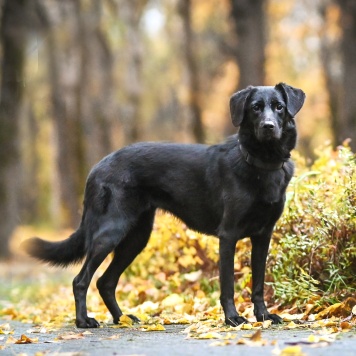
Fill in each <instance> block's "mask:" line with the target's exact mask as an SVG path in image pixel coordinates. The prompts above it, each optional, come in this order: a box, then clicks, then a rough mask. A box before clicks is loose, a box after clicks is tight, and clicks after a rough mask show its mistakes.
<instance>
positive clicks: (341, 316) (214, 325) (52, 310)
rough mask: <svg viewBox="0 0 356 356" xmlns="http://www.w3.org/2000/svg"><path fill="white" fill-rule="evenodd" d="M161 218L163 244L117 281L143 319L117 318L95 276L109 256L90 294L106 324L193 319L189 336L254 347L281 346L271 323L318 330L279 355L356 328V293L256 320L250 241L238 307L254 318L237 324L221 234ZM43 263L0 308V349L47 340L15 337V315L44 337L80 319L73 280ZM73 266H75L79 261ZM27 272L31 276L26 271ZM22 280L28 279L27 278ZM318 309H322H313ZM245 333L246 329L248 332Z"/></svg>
mask: <svg viewBox="0 0 356 356" xmlns="http://www.w3.org/2000/svg"><path fill="white" fill-rule="evenodd" d="M159 219H160V223H159V224H157V225H156V226H155V230H154V234H156V236H153V239H154V240H155V244H156V245H155V246H151V247H150V246H148V251H147V252H145V253H144V254H143V256H142V258H141V261H140V263H138V264H134V265H132V266H131V267H130V269H129V270H128V271H127V273H126V274H125V275H123V276H122V278H121V281H120V283H119V286H118V288H117V295H118V300H119V301H120V306H121V307H122V309H123V310H125V312H126V313H127V314H134V315H136V316H137V317H139V318H140V320H141V323H140V324H133V322H132V319H131V318H130V317H129V316H128V315H123V316H122V317H121V318H120V322H119V324H118V325H113V324H112V319H111V315H110V314H109V313H108V311H107V309H106V307H105V305H104V304H103V302H102V301H101V299H100V298H99V296H98V292H97V290H96V288H95V287H94V286H95V279H96V278H98V275H99V274H100V273H102V271H103V270H104V269H105V267H106V266H107V265H108V263H109V259H108V260H107V261H105V262H104V265H103V268H102V269H101V270H99V273H98V275H96V276H95V277H94V283H92V285H91V287H90V290H89V293H88V305H89V306H90V308H91V309H90V310H89V316H90V317H94V318H96V319H97V320H98V321H99V322H100V323H101V325H102V326H106V327H109V328H113V329H116V328H131V329H134V330H137V331H139V332H162V331H165V325H172V324H183V325H184V324H185V325H187V327H186V328H185V330H184V331H183V333H184V334H186V338H187V339H188V340H189V339H195V340H209V339H211V340H215V341H214V342H213V343H212V344H211V345H212V346H228V345H245V346H251V347H261V346H266V345H277V346H278V340H266V339H264V337H263V330H265V329H270V328H279V329H286V330H295V329H302V330H303V329H304V330H310V332H311V335H310V336H309V337H308V338H306V339H303V340H300V341H299V342H298V341H296V344H295V345H289V346H288V347H287V348H285V349H283V350H279V349H278V348H277V347H276V348H275V350H274V351H275V354H279V355H291V354H292V353H291V352H292V351H293V350H294V351H293V352H294V353H295V355H298V356H299V355H302V351H300V352H299V351H298V350H299V348H298V346H300V345H309V346H315V347H322V346H327V345H330V344H331V343H332V342H334V341H335V339H336V337H337V336H338V335H339V334H341V333H345V332H349V331H351V330H355V325H356V299H355V298H347V299H346V300H345V301H344V302H341V303H335V304H333V305H325V306H324V308H322V307H320V306H319V307H318V309H316V308H314V305H315V303H316V302H317V300H315V301H310V302H308V303H307V304H306V306H305V308H304V312H303V313H299V314H297V312H298V311H299V310H300V309H299V308H296V307H295V306H292V307H291V308H290V309H286V308H284V309H283V308H282V307H281V306H279V305H273V304H271V302H270V305H271V307H270V308H269V311H270V312H273V313H277V314H279V315H280V316H281V317H282V318H283V320H284V324H283V325H282V326H278V327H275V326H272V325H271V321H269V320H266V321H264V322H254V321H253V320H254V316H253V305H252V304H251V303H250V301H249V299H250V294H249V293H250V290H251V278H250V268H249V267H246V266H244V265H243V261H244V260H245V257H244V256H245V254H246V252H247V250H246V244H245V243H244V244H242V245H241V246H238V248H239V254H240V255H239V256H238V258H237V259H236V261H235V273H236V276H237V277H236V278H237V279H238V283H237V285H239V286H240V287H241V290H239V291H238V293H236V298H235V303H236V305H237V308H238V312H239V313H240V314H241V315H242V316H244V317H245V318H247V319H248V320H249V322H248V323H244V324H241V325H239V326H237V327H231V326H227V325H225V324H224V322H223V320H224V316H223V313H222V309H221V306H220V302H219V288H218V278H217V273H218V272H217V245H216V241H215V240H214V239H211V238H209V239H208V238H206V237H204V236H201V235H199V234H197V233H195V232H191V231H189V230H188V229H186V228H184V226H182V224H181V223H179V224H178V223H172V217H167V216H165V215H162V216H160V217H159ZM162 221H163V222H162ZM163 227H165V228H163ZM167 227H168V228H167ZM25 235H29V234H28V233H26V234H25ZM172 235H173V236H174V238H173V241H172ZM168 241H170V242H169V243H168ZM198 241H199V243H198ZM214 241H215V242H214ZM182 254H187V255H189V256H190V257H189V258H185V259H182V258H180V257H181V256H182ZM153 255H154V256H153ZM207 255H208V257H209V259H207V257H206V256H207ZM152 261H154V262H152ZM141 262H142V263H141ZM212 262H213V263H212ZM142 266H144V268H142ZM6 268H12V269H11V271H10V272H11V275H12V276H13V274H14V273H15V272H16V271H14V270H13V266H10V267H7V266H6V265H1V266H0V273H2V274H6V273H8V274H9V275H10V273H9V272H7V271H6ZM37 268H38V270H35V269H34V267H31V274H33V276H32V278H34V279H38V280H39V281H40V286H39V285H36V284H35V285H34V286H30V285H28V283H27V284H26V287H23V289H22V290H20V289H18V288H12V289H11V291H10V292H9V297H8V301H7V302H6V303H5V304H4V306H3V307H2V308H0V316H1V318H2V319H4V320H5V321H8V322H6V323H4V324H2V325H0V349H4V348H6V345H7V344H10V343H16V342H18V343H22V344H27V343H31V342H41V341H39V340H38V339H37V338H31V337H28V336H26V335H22V336H21V337H20V338H18V339H17V338H14V337H13V334H14V331H15V330H13V328H12V327H11V326H10V324H9V322H10V321H12V320H17V321H21V322H28V323H32V324H34V326H33V327H32V328H31V329H29V330H28V331H27V333H28V334H36V336H37V335H38V337H39V339H41V335H43V334H51V333H54V332H55V333H57V334H58V332H60V330H61V328H62V327H63V326H67V325H73V323H74V319H75V309H74V302H73V298H72V290H71V286H70V285H71V283H70V280H69V281H68V280H66V282H63V280H62V281H60V282H58V283H57V282H55V283H51V278H52V277H53V273H52V274H51V273H50V274H49V275H47V273H43V268H42V267H37ZM140 268H141V269H140ZM73 269H74V273H75V267H74V268H73ZM46 272H47V271H46ZM27 273H28V272H27ZM36 273H37V274H36ZM55 273H56V275H57V274H58V270H55ZM36 276H38V278H37V277H36ZM68 276H70V277H71V278H72V276H73V271H71V272H70V273H68ZM207 276H208V277H207ZM23 277H24V279H25V280H26V278H27V275H26V273H25V272H24V275H23ZM19 281H20V282H21V278H20V277H19ZM23 295H24V296H25V297H23ZM19 296H20V297H21V298H20V297H19ZM26 296H27V297H26ZM313 310H317V312H315V313H312V311H313ZM244 332H246V334H243V333H244ZM241 334H242V335H241ZM87 336H90V331H86V332H83V333H69V334H68V333H66V334H59V335H58V336H57V337H54V338H53V340H52V341H48V340H47V339H46V341H44V342H71V340H77V339H82V338H85V337H87ZM119 337H120V335H119V334H114V335H113V336H112V337H109V338H108V339H111V340H115V339H118V338H119ZM296 350H297V351H296ZM278 352H279V353H278ZM298 352H299V353H298Z"/></svg>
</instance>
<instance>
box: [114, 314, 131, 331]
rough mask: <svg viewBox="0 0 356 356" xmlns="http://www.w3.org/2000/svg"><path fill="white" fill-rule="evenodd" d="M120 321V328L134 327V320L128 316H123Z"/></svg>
mask: <svg viewBox="0 0 356 356" xmlns="http://www.w3.org/2000/svg"><path fill="white" fill-rule="evenodd" d="M119 321H120V325H119V326H118V327H124V328H131V327H132V325H133V320H132V319H131V318H130V317H129V316H128V315H121V316H120V319H119Z"/></svg>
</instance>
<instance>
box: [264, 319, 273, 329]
mask: <svg viewBox="0 0 356 356" xmlns="http://www.w3.org/2000/svg"><path fill="white" fill-rule="evenodd" d="M271 325H272V320H265V321H264V322H263V325H262V328H263V329H267V328H269V327H270V326H271Z"/></svg>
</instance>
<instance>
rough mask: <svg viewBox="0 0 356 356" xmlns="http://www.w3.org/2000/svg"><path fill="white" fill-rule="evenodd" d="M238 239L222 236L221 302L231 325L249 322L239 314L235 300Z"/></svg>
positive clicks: (220, 263)
mask: <svg viewBox="0 0 356 356" xmlns="http://www.w3.org/2000/svg"><path fill="white" fill-rule="evenodd" d="M235 247H236V241H234V240H231V239H228V238H223V237H221V238H220V243H219V255H220V262H219V267H220V288H221V296H220V302H221V306H222V307H223V310H224V313H225V322H226V324H228V325H231V326H237V325H239V324H242V323H245V322H247V320H246V319H245V318H244V317H242V316H239V315H238V313H237V310H236V307H235V302H234V255H235Z"/></svg>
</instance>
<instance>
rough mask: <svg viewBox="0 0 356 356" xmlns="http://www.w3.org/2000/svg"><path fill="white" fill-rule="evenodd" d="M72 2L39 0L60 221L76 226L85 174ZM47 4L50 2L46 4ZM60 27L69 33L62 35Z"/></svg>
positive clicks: (77, 30)
mask: <svg viewBox="0 0 356 356" xmlns="http://www.w3.org/2000/svg"><path fill="white" fill-rule="evenodd" d="M77 4H78V1H75V2H59V1H54V2H52V3H51V4H49V3H47V2H46V1H38V8H39V12H40V14H41V19H42V24H43V29H44V31H45V33H46V35H47V38H46V49H47V56H48V74H49V81H50V87H51V92H50V93H51V94H50V95H51V104H52V117H53V120H54V127H55V134H56V138H57V147H56V148H57V169H58V175H59V189H60V199H61V205H62V207H63V218H62V217H61V216H59V217H58V219H59V220H61V221H60V224H69V225H70V226H72V227H75V226H76V225H77V224H78V222H79V218H80V215H79V199H78V197H79V195H80V193H81V190H82V185H81V184H80V183H81V182H82V181H83V180H84V179H85V178H82V179H80V178H81V177H83V176H84V171H85V165H84V162H85V160H84V151H83V150H84V147H83V130H82V126H81V121H80V117H79V103H78V101H79V95H78V92H79V88H78V83H79V74H80V71H79V70H78V67H77V63H78V62H79V61H78V58H79V57H80V52H79V48H80V47H79V46H78V37H79V36H78V32H79V29H78V24H79V19H78V12H77V11H76V6H77ZM49 5H50V6H49ZM63 28H67V29H70V31H71V35H70V36H63V32H62V30H63Z"/></svg>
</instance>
